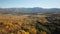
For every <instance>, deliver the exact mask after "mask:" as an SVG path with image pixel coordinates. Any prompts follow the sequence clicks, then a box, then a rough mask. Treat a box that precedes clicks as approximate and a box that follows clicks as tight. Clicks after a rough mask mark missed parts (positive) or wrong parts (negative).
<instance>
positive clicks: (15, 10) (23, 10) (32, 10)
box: [0, 7, 60, 13]
mask: <svg viewBox="0 0 60 34" xmlns="http://www.w3.org/2000/svg"><path fill="white" fill-rule="evenodd" d="M39 12H60V8H51V9H43V8H39V7H35V8H0V13H39Z"/></svg>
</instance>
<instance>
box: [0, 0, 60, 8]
mask: <svg viewBox="0 0 60 34" xmlns="http://www.w3.org/2000/svg"><path fill="white" fill-rule="evenodd" d="M2 7H3V8H12V7H26V8H28V7H42V8H60V0H0V8H2Z"/></svg>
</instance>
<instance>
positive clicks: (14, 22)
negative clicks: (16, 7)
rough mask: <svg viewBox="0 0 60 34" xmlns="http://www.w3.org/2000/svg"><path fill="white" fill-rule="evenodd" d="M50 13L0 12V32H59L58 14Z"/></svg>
mask: <svg viewBox="0 0 60 34" xmlns="http://www.w3.org/2000/svg"><path fill="white" fill-rule="evenodd" d="M52 15H53V16H52ZM52 15H47V14H43V15H42V14H38V15H28V14H25V15H16V14H0V34H55V33H59V32H60V17H59V15H58V16H57V15H55V14H52Z"/></svg>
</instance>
